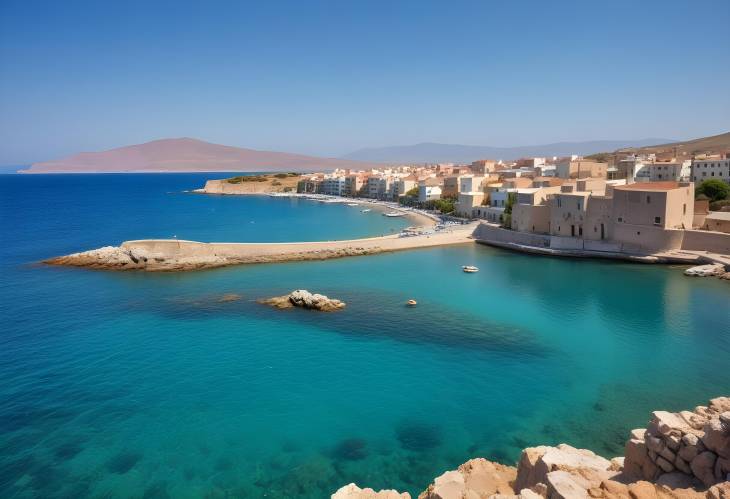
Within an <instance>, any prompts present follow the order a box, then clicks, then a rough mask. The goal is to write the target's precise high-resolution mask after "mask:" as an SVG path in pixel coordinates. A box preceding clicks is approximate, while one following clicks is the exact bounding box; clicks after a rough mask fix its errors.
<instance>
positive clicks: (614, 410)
mask: <svg viewBox="0 0 730 499" xmlns="http://www.w3.org/2000/svg"><path fill="white" fill-rule="evenodd" d="M225 176H226V175H225V174H219V175H216V174H204V175H203V174H180V175H177V174H164V175H151V174H150V175H37V176H21V175H1V176H0V217H1V219H0V238H1V239H0V303H2V307H1V310H2V312H1V313H2V315H1V316H0V318H1V319H2V320H1V321H0V324H1V326H0V497H3V498H26V497H42V498H53V497H69V498H83V497H135V498H140V497H145V498H164V497H175V498H177V497H183V498H187V497H190V498H193V497H195V498H199V497H207V498H219V497H220V498H234V497H252V498H257V497H268V498H290V497H306V498H322V497H328V496H329V494H330V493H332V492H333V491H334V490H336V489H337V488H338V487H340V486H342V485H345V484H347V483H349V482H353V481H354V482H357V483H358V484H360V485H361V486H370V487H374V488H383V487H388V488H396V489H399V490H407V491H410V492H411V493H412V494H417V493H418V492H420V491H421V490H423V489H424V488H425V487H426V485H427V484H428V483H429V482H430V481H431V480H432V479H433V478H434V477H435V476H437V475H439V474H441V473H443V472H444V471H446V470H448V469H453V468H455V467H456V466H457V465H459V464H460V463H462V462H464V461H465V460H467V459H469V458H471V457H477V456H482V457H486V458H489V459H496V460H499V461H502V462H506V463H509V462H514V461H515V460H516V459H517V458H518V456H519V452H520V449H522V448H523V447H526V446H530V445H537V444H556V443H559V442H566V443H570V444H572V445H575V446H580V447H587V448H590V449H593V450H594V451H596V452H598V453H600V454H602V455H604V456H606V457H611V456H614V455H618V454H620V453H621V451H622V447H623V442H624V441H625V440H626V438H627V436H628V432H629V430H630V429H632V428H635V427H640V426H644V425H645V423H646V421H647V420H648V417H649V412H650V411H651V410H655V409H669V410H678V409H686V408H692V407H694V406H696V405H698V404H702V403H705V402H706V401H707V399H708V398H710V397H713V396H718V395H730V368H729V367H728V366H730V305H729V304H730V285H728V283H727V282H723V281H720V280H718V279H711V278H706V279H700V278H695V279H692V278H687V277H684V276H683V275H682V271H681V269H680V268H672V267H668V266H651V265H638V264H628V263H617V262H608V261H597V260H567V259H554V258H547V257H536V256H529V255H522V254H517V253H511V252H506V251H501V250H497V249H493V248H489V247H486V246H480V245H465V246H457V247H451V248H437V249H427V250H417V251H410V252H401V253H392V254H382V255H377V256H370V257H359V258H349V259H340V260H329V261H323V262H302V263H290V264H268V265H255V266H239V267H230V268H223V269H217V270H209V271H203V272H193V273H161V274H154V273H141V272H103V271H91V270H86V269H78V268H59V267H48V266H45V265H43V264H40V263H38V262H39V261H40V260H42V259H43V258H47V257H51V256H56V255H60V254H66V253H69V252H74V251H80V250H85V249H90V248H97V247H100V246H104V245H116V244H119V243H120V242H122V241H124V240H127V239H139V238H148V237H162V238H164V237H172V236H173V235H175V236H177V237H179V238H184V239H194V240H200V241H296V240H320V239H340V238H352V237H359V236H373V235H378V234H385V233H389V232H392V231H395V230H398V229H399V228H401V227H402V226H403V225H406V224H407V221H405V220H398V219H395V220H394V219H388V218H386V217H383V216H380V215H379V214H377V213H375V212H372V213H369V214H363V213H361V212H360V210H359V209H358V208H355V207H348V206H344V205H325V204H321V203H316V202H311V201H303V200H288V199H276V198H268V197H232V196H228V197H226V196H205V195H199V194H189V193H184V192H183V191H184V190H188V189H193V188H197V187H200V186H202V185H203V183H204V181H205V179H207V178H216V177H218V178H222V177H225ZM464 264H473V265H477V266H479V267H480V269H481V271H480V272H479V273H477V274H464V273H462V272H461V269H460V267H461V265H464ZM297 288H306V289H309V290H311V291H316V292H320V293H324V294H327V295H329V296H332V297H336V298H339V299H342V300H344V301H346V302H347V308H346V309H345V310H344V311H341V312H337V313H330V314H322V313H316V312H310V311H303V310H284V311H282V310H274V309H271V308H268V307H266V306H264V305H260V304H258V303H257V302H256V300H257V299H259V298H264V297H270V296H274V295H281V294H284V293H286V292H289V291H291V290H293V289H297ZM226 293H236V294H239V295H241V297H242V298H241V299H240V300H238V301H231V302H221V301H220V297H221V296H222V295H224V294H226ZM409 298H415V299H416V300H418V303H419V305H418V307H416V308H406V307H404V302H405V301H406V300H407V299H409Z"/></svg>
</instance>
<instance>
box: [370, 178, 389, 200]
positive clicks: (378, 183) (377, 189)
mask: <svg viewBox="0 0 730 499" xmlns="http://www.w3.org/2000/svg"><path fill="white" fill-rule="evenodd" d="M390 183H391V178H390V177H386V176H385V175H379V176H371V177H369V178H368V187H367V191H366V192H367V193H368V197H371V198H373V199H386V198H387V197H388V190H389V187H390Z"/></svg>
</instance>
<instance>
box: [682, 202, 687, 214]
mask: <svg viewBox="0 0 730 499" xmlns="http://www.w3.org/2000/svg"><path fill="white" fill-rule="evenodd" d="M686 214H687V203H684V204H683V205H682V215H686Z"/></svg>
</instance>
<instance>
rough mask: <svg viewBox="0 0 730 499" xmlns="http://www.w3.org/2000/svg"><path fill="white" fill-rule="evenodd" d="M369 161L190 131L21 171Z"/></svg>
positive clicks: (355, 164) (276, 167)
mask: <svg viewBox="0 0 730 499" xmlns="http://www.w3.org/2000/svg"><path fill="white" fill-rule="evenodd" d="M368 166H372V165H371V164H369V163H367V162H360V161H356V160H348V159H342V158H319V157H315V156H307V155H304V154H295V153H286V152H277V151H262V150H258V149H247V148H242V147H234V146H227V145H223V144H214V143H212V142H206V141H203V140H199V139H194V138H190V137H180V138H167V139H157V140H152V141H149V142H144V143H141V144H132V145H127V146H122V147H116V148H114V149H109V150H106V151H95V152H80V153H77V154H73V155H71V156H67V157H64V158H61V159H58V160H51V161H42V162H38V163H33V164H32V165H31V166H30V168H28V169H26V170H19V173H144V172H149V173H152V172H214V171H221V172H269V171H296V172H306V171H314V170H333V169H335V168H366V167H368Z"/></svg>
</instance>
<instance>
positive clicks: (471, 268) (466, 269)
mask: <svg viewBox="0 0 730 499" xmlns="http://www.w3.org/2000/svg"><path fill="white" fill-rule="evenodd" d="M461 270H463V271H464V272H466V273H467V274H473V273H474V272H479V267H475V266H474V265H462V267H461Z"/></svg>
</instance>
